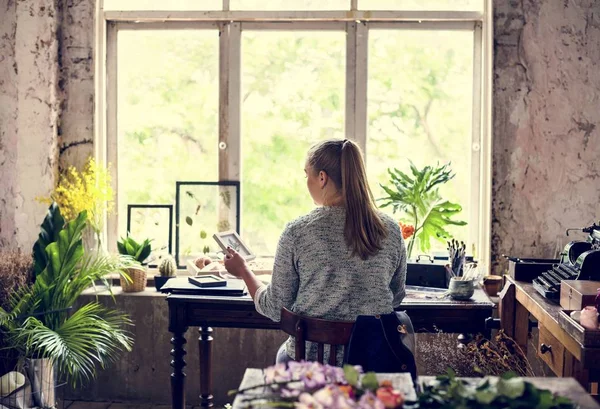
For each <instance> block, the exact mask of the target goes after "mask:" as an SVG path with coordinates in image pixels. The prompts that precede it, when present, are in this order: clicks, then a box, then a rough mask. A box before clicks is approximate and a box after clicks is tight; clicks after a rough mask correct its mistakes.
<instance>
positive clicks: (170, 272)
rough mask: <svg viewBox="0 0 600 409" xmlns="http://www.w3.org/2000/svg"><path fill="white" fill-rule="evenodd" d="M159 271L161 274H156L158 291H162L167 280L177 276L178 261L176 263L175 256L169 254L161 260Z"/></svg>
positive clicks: (155, 282) (155, 284)
mask: <svg viewBox="0 0 600 409" xmlns="http://www.w3.org/2000/svg"><path fill="white" fill-rule="evenodd" d="M158 272H159V275H157V276H154V286H155V287H156V291H160V289H161V288H162V286H163V285H165V283H166V282H167V281H169V280H170V279H171V278H173V277H176V276H177V263H175V259H174V258H173V256H171V255H170V254H169V255H167V256H165V257H164V258H163V259H162V260H161V261H160V264H159V265H158Z"/></svg>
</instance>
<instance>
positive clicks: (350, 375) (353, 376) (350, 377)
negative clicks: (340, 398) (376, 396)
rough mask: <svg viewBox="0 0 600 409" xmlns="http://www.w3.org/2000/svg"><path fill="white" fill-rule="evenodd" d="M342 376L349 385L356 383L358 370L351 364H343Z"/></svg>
mask: <svg viewBox="0 0 600 409" xmlns="http://www.w3.org/2000/svg"><path fill="white" fill-rule="evenodd" d="M344 377H345V378H346V381H347V382H348V384H349V385H352V386H356V385H358V371H357V370H356V368H355V367H353V366H352V365H344Z"/></svg>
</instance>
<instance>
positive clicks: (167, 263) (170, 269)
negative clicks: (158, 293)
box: [158, 256, 177, 277]
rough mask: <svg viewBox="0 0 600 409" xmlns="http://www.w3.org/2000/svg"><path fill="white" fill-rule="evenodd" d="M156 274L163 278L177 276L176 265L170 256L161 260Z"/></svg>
mask: <svg viewBox="0 0 600 409" xmlns="http://www.w3.org/2000/svg"><path fill="white" fill-rule="evenodd" d="M158 272H159V273H160V275H161V276H163V277H174V276H175V275H177V264H175V259H173V257H171V256H166V257H165V258H163V259H162V261H161V262H160V264H159V266H158Z"/></svg>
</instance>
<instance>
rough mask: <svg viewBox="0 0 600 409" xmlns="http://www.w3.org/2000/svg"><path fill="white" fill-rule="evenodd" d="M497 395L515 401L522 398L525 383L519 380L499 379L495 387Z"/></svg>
mask: <svg viewBox="0 0 600 409" xmlns="http://www.w3.org/2000/svg"><path fill="white" fill-rule="evenodd" d="M496 388H497V389H498V394H500V395H504V396H506V397H507V398H509V399H516V398H519V397H521V396H523V393H524V392H525V382H524V381H523V379H521V378H511V379H502V378H501V379H500V380H498V384H497V385H496Z"/></svg>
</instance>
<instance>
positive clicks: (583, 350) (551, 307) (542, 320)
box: [499, 276, 600, 392]
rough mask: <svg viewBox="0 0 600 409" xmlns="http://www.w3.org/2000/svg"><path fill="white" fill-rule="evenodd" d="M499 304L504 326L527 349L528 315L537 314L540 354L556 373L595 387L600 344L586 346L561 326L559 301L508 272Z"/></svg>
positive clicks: (535, 316)
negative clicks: (546, 296) (542, 293)
mask: <svg viewBox="0 0 600 409" xmlns="http://www.w3.org/2000/svg"><path fill="white" fill-rule="evenodd" d="M499 308H500V322H501V326H502V328H503V329H504V331H505V332H506V334H507V335H508V336H510V337H512V338H513V339H514V340H515V341H516V342H517V343H518V344H519V345H520V346H521V348H522V349H523V350H524V351H526V350H527V339H528V337H529V333H530V329H531V326H532V325H531V323H530V319H529V318H530V316H532V317H534V318H535V319H536V320H537V326H538V328H539V331H540V336H539V342H538V345H537V346H536V347H537V355H538V356H539V357H540V358H541V359H542V360H543V361H544V362H545V363H546V364H547V365H548V366H549V367H550V369H552V371H553V372H554V373H555V374H556V375H557V376H564V377H573V378H575V379H577V380H578V381H579V383H580V384H581V385H582V386H583V387H584V388H586V389H587V390H588V391H590V392H592V391H593V389H594V388H595V387H594V388H592V385H591V383H595V382H597V381H598V380H600V348H587V347H583V346H582V345H581V344H580V343H579V342H577V341H576V340H575V339H573V337H571V336H570V335H569V333H568V332H566V331H565V330H564V329H562V327H561V326H560V325H559V323H558V315H559V312H560V310H561V309H562V308H561V306H560V305H559V304H555V303H553V302H550V301H548V300H547V299H546V298H544V297H542V296H541V295H540V294H539V293H538V292H537V291H536V290H535V289H534V288H533V284H531V283H527V282H521V281H515V280H514V279H512V278H511V277H508V276H507V277H506V285H505V286H504V289H503V290H502V293H501V294H500V306H499Z"/></svg>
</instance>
